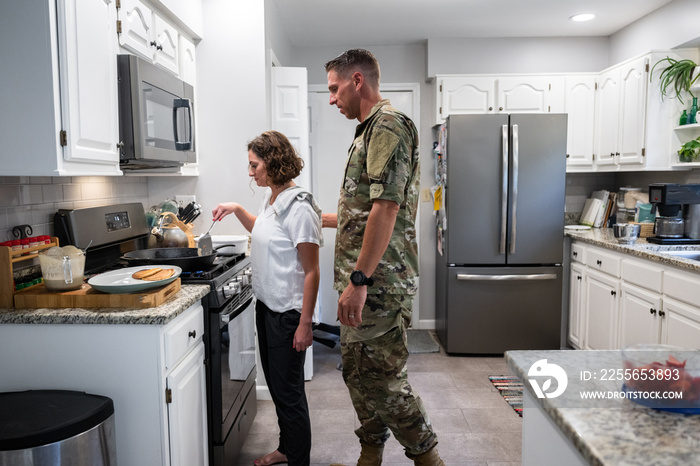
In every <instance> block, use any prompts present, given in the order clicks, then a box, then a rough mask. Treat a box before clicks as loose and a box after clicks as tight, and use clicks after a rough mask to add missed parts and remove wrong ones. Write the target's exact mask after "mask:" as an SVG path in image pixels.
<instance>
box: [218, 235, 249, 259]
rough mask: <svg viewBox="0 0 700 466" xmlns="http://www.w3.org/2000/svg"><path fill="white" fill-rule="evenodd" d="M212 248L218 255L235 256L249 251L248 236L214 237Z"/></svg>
mask: <svg viewBox="0 0 700 466" xmlns="http://www.w3.org/2000/svg"><path fill="white" fill-rule="evenodd" d="M211 242H212V246H213V247H214V250H215V251H216V252H217V254H221V255H223V256H235V255H238V254H243V253H245V252H246V251H248V236H247V235H212V237H211Z"/></svg>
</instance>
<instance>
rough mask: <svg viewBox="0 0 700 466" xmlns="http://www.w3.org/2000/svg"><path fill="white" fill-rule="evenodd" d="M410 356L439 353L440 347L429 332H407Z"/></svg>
mask: <svg viewBox="0 0 700 466" xmlns="http://www.w3.org/2000/svg"><path fill="white" fill-rule="evenodd" d="M406 337H407V338H408V352H409V354H417V353H438V352H439V351H440V345H439V344H438V342H437V340H435V337H434V336H433V334H432V333H431V332H430V331H429V330H407V331H406Z"/></svg>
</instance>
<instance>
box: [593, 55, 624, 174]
mask: <svg viewBox="0 0 700 466" xmlns="http://www.w3.org/2000/svg"><path fill="white" fill-rule="evenodd" d="M595 112H596V122H595V133H596V145H595V148H596V149H595V155H596V161H595V163H596V165H615V164H616V163H617V159H616V155H615V153H616V152H619V150H618V145H617V141H618V135H619V133H618V129H619V117H620V70H619V69H617V68H614V69H612V70H609V71H607V72H606V73H604V74H602V75H601V76H600V78H599V79H598V92H597V94H596V103H595Z"/></svg>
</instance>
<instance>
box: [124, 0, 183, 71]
mask: <svg viewBox="0 0 700 466" xmlns="http://www.w3.org/2000/svg"><path fill="white" fill-rule="evenodd" d="M118 15H119V22H120V27H121V32H120V33H119V45H121V46H122V47H124V48H125V49H127V50H129V51H131V52H133V53H134V54H136V55H139V56H141V57H142V58H144V59H146V60H148V61H150V62H151V63H154V64H156V65H158V66H160V67H161V68H164V69H166V70H168V71H170V72H172V73H173V74H175V75H178V74H179V72H180V70H179V50H178V46H179V33H178V31H177V29H176V28H175V27H174V26H172V25H170V24H169V23H168V22H167V21H166V20H165V19H164V18H163V17H162V16H161V15H160V14H159V12H158V11H157V10H156V9H154V8H153V7H152V6H150V4H148V3H146V2H142V1H141V0H121V6H120V8H119V12H118Z"/></svg>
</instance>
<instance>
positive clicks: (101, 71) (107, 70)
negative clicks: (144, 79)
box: [58, 0, 119, 165]
mask: <svg viewBox="0 0 700 466" xmlns="http://www.w3.org/2000/svg"><path fill="white" fill-rule="evenodd" d="M58 5H59V8H63V10H62V11H60V13H61V14H62V16H63V17H64V19H65V21H64V22H63V23H61V22H59V26H60V28H59V44H58V45H59V56H62V57H64V58H63V59H62V60H60V70H61V76H62V79H61V86H62V88H63V89H62V91H61V113H62V119H63V129H64V131H66V134H67V145H66V147H64V155H63V157H64V160H66V161H69V162H75V161H80V162H82V161H89V162H97V163H108V164H112V165H114V164H116V163H118V162H119V152H118V150H117V143H118V142H119V122H118V114H119V110H118V102H117V60H116V55H117V40H116V9H115V7H114V2H113V1H112V0H74V1H67V2H58Z"/></svg>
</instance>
